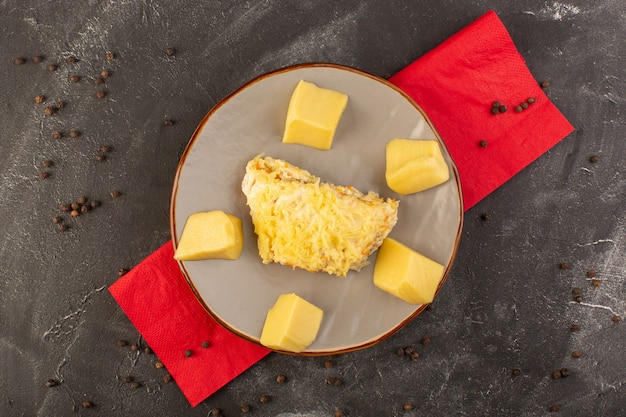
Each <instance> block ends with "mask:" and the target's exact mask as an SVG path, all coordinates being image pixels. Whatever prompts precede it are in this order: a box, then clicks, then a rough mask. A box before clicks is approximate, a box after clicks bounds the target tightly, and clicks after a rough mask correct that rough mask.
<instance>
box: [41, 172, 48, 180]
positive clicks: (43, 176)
mask: <svg viewBox="0 0 626 417" xmlns="http://www.w3.org/2000/svg"><path fill="white" fill-rule="evenodd" d="M48 178H50V173H49V172H46V171H41V172H40V173H39V179H40V180H45V179H48Z"/></svg>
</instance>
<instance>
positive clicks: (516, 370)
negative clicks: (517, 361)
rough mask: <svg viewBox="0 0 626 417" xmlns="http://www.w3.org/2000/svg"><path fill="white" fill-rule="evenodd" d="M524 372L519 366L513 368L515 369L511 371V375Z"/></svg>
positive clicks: (518, 374)
mask: <svg viewBox="0 0 626 417" xmlns="http://www.w3.org/2000/svg"><path fill="white" fill-rule="evenodd" d="M521 374H522V370H521V369H519V368H513V370H512V371H511V375H513V376H520V375H521Z"/></svg>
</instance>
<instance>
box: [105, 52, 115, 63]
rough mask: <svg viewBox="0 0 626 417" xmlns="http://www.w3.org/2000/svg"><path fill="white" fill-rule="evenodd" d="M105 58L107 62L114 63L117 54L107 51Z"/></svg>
mask: <svg viewBox="0 0 626 417" xmlns="http://www.w3.org/2000/svg"><path fill="white" fill-rule="evenodd" d="M104 56H105V58H106V60H107V61H113V60H114V59H115V54H114V53H113V52H111V51H107V53H106V54H104Z"/></svg>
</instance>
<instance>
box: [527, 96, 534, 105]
mask: <svg viewBox="0 0 626 417" xmlns="http://www.w3.org/2000/svg"><path fill="white" fill-rule="evenodd" d="M535 101H536V100H535V98H534V97H528V98H527V99H526V103H528V104H535Z"/></svg>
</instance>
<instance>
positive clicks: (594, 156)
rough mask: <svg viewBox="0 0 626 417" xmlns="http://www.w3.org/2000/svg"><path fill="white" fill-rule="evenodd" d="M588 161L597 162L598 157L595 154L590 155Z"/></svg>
mask: <svg viewBox="0 0 626 417" xmlns="http://www.w3.org/2000/svg"><path fill="white" fill-rule="evenodd" d="M589 162H591V163H592V164H595V163H596V162H598V157H597V156H596V155H592V156H590V157H589Z"/></svg>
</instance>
